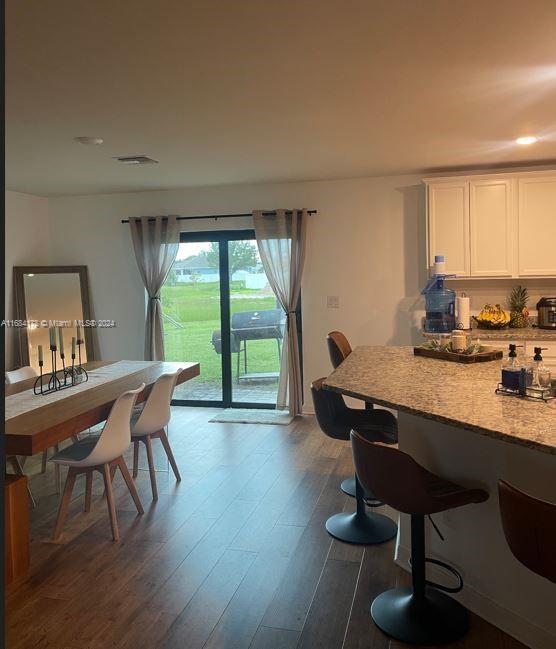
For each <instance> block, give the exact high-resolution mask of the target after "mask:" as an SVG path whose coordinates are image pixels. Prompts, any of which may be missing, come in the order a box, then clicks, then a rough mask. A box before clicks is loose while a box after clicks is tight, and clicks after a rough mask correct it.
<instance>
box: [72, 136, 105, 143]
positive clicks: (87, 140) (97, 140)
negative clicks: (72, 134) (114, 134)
mask: <svg viewBox="0 0 556 649" xmlns="http://www.w3.org/2000/svg"><path fill="white" fill-rule="evenodd" d="M74 140H75V141H76V142H79V144H102V143H103V142H104V140H103V139H102V138H101V137H91V136H89V135H82V136H80V137H76V138H74Z"/></svg>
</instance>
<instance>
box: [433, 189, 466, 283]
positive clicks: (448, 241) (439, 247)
mask: <svg viewBox="0 0 556 649" xmlns="http://www.w3.org/2000/svg"><path fill="white" fill-rule="evenodd" d="M428 200H429V223H428V226H429V233H428V236H429V266H430V267H432V266H433V265H434V256H435V255H444V257H445V259H446V272H447V273H455V274H456V275H460V276H463V277H469V183H468V182H467V181H454V182H445V183H437V184H435V183H431V184H430V185H429V186H428Z"/></svg>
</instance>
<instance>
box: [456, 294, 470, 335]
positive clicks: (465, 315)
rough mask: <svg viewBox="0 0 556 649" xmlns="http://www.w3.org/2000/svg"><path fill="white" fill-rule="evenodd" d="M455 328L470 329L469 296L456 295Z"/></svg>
mask: <svg viewBox="0 0 556 649" xmlns="http://www.w3.org/2000/svg"><path fill="white" fill-rule="evenodd" d="M456 313H457V315H456V328H457V329H471V320H470V318H469V298H468V297H467V296H465V295H462V296H460V297H456Z"/></svg>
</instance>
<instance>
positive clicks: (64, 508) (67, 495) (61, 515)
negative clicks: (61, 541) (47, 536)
mask: <svg viewBox="0 0 556 649" xmlns="http://www.w3.org/2000/svg"><path fill="white" fill-rule="evenodd" d="M76 475H77V473H76V471H75V469H72V468H71V467H70V468H69V470H68V476H67V478H66V484H65V487H64V493H63V494H62V500H61V501H60V508H59V509H58V518H57V519H56V527H55V528H54V536H53V538H54V540H55V541H57V540H58V538H59V537H60V534H61V533H62V528H63V527H64V522H65V520H66V516H67V514H68V508H69V504H70V501H71V493H72V491H73V486H74V484H75V477H76Z"/></svg>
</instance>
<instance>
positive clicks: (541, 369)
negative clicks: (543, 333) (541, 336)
mask: <svg viewBox="0 0 556 649" xmlns="http://www.w3.org/2000/svg"><path fill="white" fill-rule="evenodd" d="M542 352H543V348H542V347H535V356H534V358H533V366H534V369H533V385H534V387H536V388H543V389H545V388H550V385H551V376H550V369H549V368H548V367H547V366H546V365H545V364H544V361H543V359H542Z"/></svg>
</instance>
